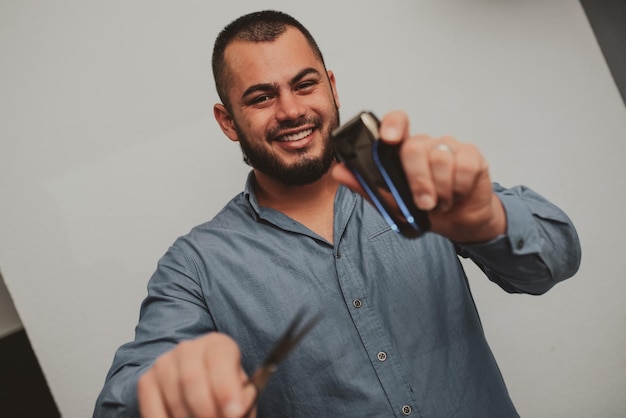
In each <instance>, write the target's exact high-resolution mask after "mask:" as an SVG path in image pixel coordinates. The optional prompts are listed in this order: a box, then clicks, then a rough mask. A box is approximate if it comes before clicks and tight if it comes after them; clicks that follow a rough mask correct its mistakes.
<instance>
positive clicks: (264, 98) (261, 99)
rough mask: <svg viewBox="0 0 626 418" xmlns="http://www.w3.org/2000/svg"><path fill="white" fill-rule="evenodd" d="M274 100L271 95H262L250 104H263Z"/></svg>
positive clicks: (254, 98)
mask: <svg viewBox="0 0 626 418" xmlns="http://www.w3.org/2000/svg"><path fill="white" fill-rule="evenodd" d="M271 99H272V96H271V95H269V94H262V95H260V96H256V97H253V98H252V99H251V100H250V104H263V103H266V102H268V101H270V100H271Z"/></svg>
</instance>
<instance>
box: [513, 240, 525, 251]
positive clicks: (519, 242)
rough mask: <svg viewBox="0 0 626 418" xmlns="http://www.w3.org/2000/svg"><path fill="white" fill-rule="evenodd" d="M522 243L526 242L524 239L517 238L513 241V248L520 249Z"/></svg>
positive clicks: (522, 245)
mask: <svg viewBox="0 0 626 418" xmlns="http://www.w3.org/2000/svg"><path fill="white" fill-rule="evenodd" d="M524 244H526V243H525V242H524V240H523V239H521V238H520V239H519V240H517V242H516V243H515V248H517V249H518V250H521V249H522V248H524Z"/></svg>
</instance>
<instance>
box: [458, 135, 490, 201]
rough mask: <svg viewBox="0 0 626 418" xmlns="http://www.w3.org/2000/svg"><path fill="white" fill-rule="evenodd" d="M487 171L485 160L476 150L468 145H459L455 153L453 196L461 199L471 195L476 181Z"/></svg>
mask: <svg viewBox="0 0 626 418" xmlns="http://www.w3.org/2000/svg"><path fill="white" fill-rule="evenodd" d="M486 170H487V163H486V160H485V159H484V158H483V156H482V154H481V153H480V151H478V148H476V147H475V146H473V145H470V144H459V146H458V150H457V152H456V168H455V177H454V194H456V195H457V196H460V197H463V196H467V195H468V194H469V193H471V192H472V191H473V189H474V187H475V184H476V181H477V179H478V178H479V176H481V175H482V173H483V172H485V171H486Z"/></svg>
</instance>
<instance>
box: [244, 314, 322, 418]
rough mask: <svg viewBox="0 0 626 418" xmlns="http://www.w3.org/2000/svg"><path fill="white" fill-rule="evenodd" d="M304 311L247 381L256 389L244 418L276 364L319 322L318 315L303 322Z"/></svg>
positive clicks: (276, 367)
mask: <svg viewBox="0 0 626 418" xmlns="http://www.w3.org/2000/svg"><path fill="white" fill-rule="evenodd" d="M305 311H306V310H305V309H301V310H300V311H298V313H297V314H296V316H295V317H294V318H293V320H292V321H291V323H290V324H289V327H288V328H287V330H286V331H285V333H284V334H283V335H282V337H281V338H280V340H278V342H277V343H276V345H275V346H274V348H273V349H272V351H270V353H269V355H268V356H267V358H266V359H265V361H264V362H263V364H262V365H261V366H260V367H259V368H258V369H256V371H255V372H254V374H253V375H252V377H251V378H250V380H249V381H248V384H252V385H253V386H254V387H255V388H256V396H255V397H254V401H253V402H252V405H250V408H248V411H247V412H246V413H245V414H244V417H248V416H249V415H250V413H251V412H252V410H253V409H254V406H255V405H256V403H257V401H258V399H259V395H260V394H261V392H263V389H265V386H267V382H268V381H269V380H270V377H271V376H272V374H274V372H275V371H276V370H277V369H278V363H280V362H281V361H282V360H283V359H284V358H285V357H286V356H287V354H289V352H290V351H291V350H292V349H293V348H294V347H295V346H296V345H297V344H298V343H299V342H300V340H301V339H302V338H303V337H304V336H305V335H306V334H308V333H309V331H311V329H313V327H314V326H315V325H316V324H317V323H318V322H319V320H320V318H321V315H320V314H319V313H318V314H317V315H315V316H313V317H311V318H309V319H307V320H305V319H304V316H305Z"/></svg>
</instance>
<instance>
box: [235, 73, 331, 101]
mask: <svg viewBox="0 0 626 418" xmlns="http://www.w3.org/2000/svg"><path fill="white" fill-rule="evenodd" d="M309 74H316V75H320V72H319V71H318V70H317V69H315V68H313V67H308V68H305V69H303V70H301V71H300V72H299V73H298V74H296V75H295V76H293V77H292V78H291V80H289V84H290V85H294V84H296V83H297V82H298V81H300V80H302V79H303V78H304V77H306V76H307V75H309ZM269 90H278V84H276V83H259V84H254V85H252V86H250V87H248V88H247V89H246V90H245V91H244V92H243V94H242V95H241V98H242V99H245V98H246V97H247V96H249V95H251V94H253V93H256V92H259V91H269Z"/></svg>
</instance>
